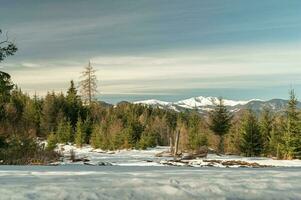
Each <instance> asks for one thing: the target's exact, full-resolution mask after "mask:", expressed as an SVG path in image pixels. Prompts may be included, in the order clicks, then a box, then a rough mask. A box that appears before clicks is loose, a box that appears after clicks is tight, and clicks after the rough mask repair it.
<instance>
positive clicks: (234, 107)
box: [134, 96, 301, 113]
mask: <svg viewBox="0 0 301 200" xmlns="http://www.w3.org/2000/svg"><path fill="white" fill-rule="evenodd" d="M223 102H224V105H225V106H227V107H228V109H229V110H230V111H232V112H238V111H240V110H242V109H252V110H254V111H261V110H263V109H264V108H269V109H271V110H273V111H276V112H277V111H283V110H284V109H285V108H286V105H287V100H283V99H272V100H269V101H263V100H259V99H251V100H248V101H236V100H228V99H223ZM134 103H135V104H145V105H149V106H153V107H159V108H163V109H171V110H175V111H184V110H192V109H196V110H198V111H199V112H200V113H206V112H208V111H210V110H212V109H213V107H214V105H215V104H216V103H218V98H217V97H203V96H199V97H192V98H189V99H184V100H181V101H176V102H166V101H160V100H156V99H150V100H144V101H137V102H134ZM298 107H301V103H300V102H299V103H298Z"/></svg>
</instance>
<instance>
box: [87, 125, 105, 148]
mask: <svg viewBox="0 0 301 200" xmlns="http://www.w3.org/2000/svg"><path fill="white" fill-rule="evenodd" d="M90 144H91V146H92V147H93V148H95V149H98V148H101V144H102V137H101V126H99V125H94V127H93V130H92V134H91V138H90Z"/></svg>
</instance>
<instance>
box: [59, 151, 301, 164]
mask: <svg viewBox="0 0 301 200" xmlns="http://www.w3.org/2000/svg"><path fill="white" fill-rule="evenodd" d="M71 150H72V151H74V152H75V155H76V157H77V158H86V159H87V160H89V161H88V162H86V164H91V165H97V164H98V163H102V164H105V163H108V164H110V165H117V166H166V165H169V164H172V165H176V166H183V165H188V166H192V167H204V166H208V163H209V162H210V161H216V160H217V161H243V162H247V163H257V164H259V165H263V166H264V165H265V166H274V167H301V160H273V159H271V158H262V157H252V158H247V157H241V156H218V155H215V154H209V155H208V156H207V158H202V159H195V160H190V161H188V162H187V163H186V164H183V163H179V162H172V158H166V157H161V158H158V157H155V155H156V154H157V153H160V152H162V151H167V150H168V147H156V148H150V149H147V150H119V151H102V150H100V149H93V148H92V147H91V146H89V145H88V146H84V147H83V148H76V147H75V146H73V145H59V147H58V151H60V152H61V153H62V154H63V155H64V157H65V159H64V161H63V162H62V163H61V164H74V163H71V161H70V160H69V158H70V151H71ZM75 164H83V162H77V163H75ZM212 166H214V167H225V166H223V165H221V164H218V163H214V164H213V165H212ZM230 167H235V168H236V167H240V166H239V165H234V166H230Z"/></svg>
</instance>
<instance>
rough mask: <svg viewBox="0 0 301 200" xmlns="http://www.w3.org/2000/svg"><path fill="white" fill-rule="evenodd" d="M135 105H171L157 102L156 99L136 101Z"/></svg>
mask: <svg viewBox="0 0 301 200" xmlns="http://www.w3.org/2000/svg"><path fill="white" fill-rule="evenodd" d="M134 103H135V104H146V105H163V106H166V105H169V104H170V103H169V102H166V101H160V100H156V99H149V100H144V101H136V102H134Z"/></svg>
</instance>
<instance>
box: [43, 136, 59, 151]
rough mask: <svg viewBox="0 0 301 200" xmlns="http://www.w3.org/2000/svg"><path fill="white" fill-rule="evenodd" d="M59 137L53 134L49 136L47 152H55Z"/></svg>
mask: <svg viewBox="0 0 301 200" xmlns="http://www.w3.org/2000/svg"><path fill="white" fill-rule="evenodd" d="M57 143H58V141H57V137H56V135H55V134H54V133H53V132H52V133H50V134H49V135H48V137H47V146H46V149H47V150H50V151H51V150H54V149H55V148H56V146H57Z"/></svg>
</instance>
